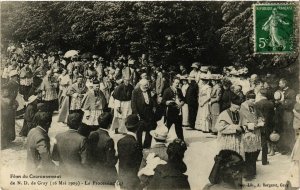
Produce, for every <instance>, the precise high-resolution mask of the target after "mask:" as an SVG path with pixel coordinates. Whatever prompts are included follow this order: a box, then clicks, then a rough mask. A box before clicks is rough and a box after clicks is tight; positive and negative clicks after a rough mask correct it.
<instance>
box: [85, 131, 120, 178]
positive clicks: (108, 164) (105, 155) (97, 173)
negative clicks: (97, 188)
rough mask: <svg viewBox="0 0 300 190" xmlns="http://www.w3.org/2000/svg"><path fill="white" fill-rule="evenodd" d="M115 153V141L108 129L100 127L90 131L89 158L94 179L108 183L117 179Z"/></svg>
mask: <svg viewBox="0 0 300 190" xmlns="http://www.w3.org/2000/svg"><path fill="white" fill-rule="evenodd" d="M115 153H116V151H115V148H114V141H113V139H112V138H111V137H110V136H109V134H108V132H107V131H105V130H102V129H101V128H100V129H98V130H97V131H93V132H91V133H90V135H89V137H88V154H87V158H88V161H89V164H90V166H91V167H92V171H91V176H92V179H94V180H98V181H101V182H107V183H114V182H115V181H116V180H117V170H116V167H115V165H116V163H117V160H118V159H117V157H116V156H115Z"/></svg>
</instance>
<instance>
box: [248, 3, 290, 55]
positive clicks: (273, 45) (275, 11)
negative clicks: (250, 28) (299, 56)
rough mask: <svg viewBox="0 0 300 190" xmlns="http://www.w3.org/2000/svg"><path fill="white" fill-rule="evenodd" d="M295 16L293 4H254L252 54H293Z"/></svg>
mask: <svg viewBox="0 0 300 190" xmlns="http://www.w3.org/2000/svg"><path fill="white" fill-rule="evenodd" d="M295 14H296V13H295V5H294V4H255V5H254V6H253V21H254V52H255V53H292V52H294V51H295V48H296V47H295V44H294V41H295V32H294V24H295V23H294V22H295Z"/></svg>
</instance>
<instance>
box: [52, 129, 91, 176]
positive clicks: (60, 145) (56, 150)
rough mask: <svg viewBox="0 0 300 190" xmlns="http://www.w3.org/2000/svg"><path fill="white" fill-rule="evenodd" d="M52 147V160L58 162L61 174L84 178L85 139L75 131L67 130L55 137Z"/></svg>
mask: <svg viewBox="0 0 300 190" xmlns="http://www.w3.org/2000/svg"><path fill="white" fill-rule="evenodd" d="M55 138H56V144H55V145H54V147H53V152H52V157H53V160H55V161H59V167H60V170H61V172H62V173H64V174H67V175H71V176H79V177H80V176H83V175H84V176H85V170H86V163H87V161H86V158H87V145H86V137H84V136H82V135H80V134H79V133H78V132H77V131H76V130H72V129H70V130H68V131H66V132H63V133H60V134H58V135H56V137H55Z"/></svg>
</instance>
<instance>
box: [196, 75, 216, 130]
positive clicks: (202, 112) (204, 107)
mask: <svg viewBox="0 0 300 190" xmlns="http://www.w3.org/2000/svg"><path fill="white" fill-rule="evenodd" d="M210 79H211V76H210V75H207V74H203V75H202V76H201V81H202V82H203V85H201V88H200V89H199V99H198V102H199V107H198V113H197V119H196V123H195V128H196V129H198V130H200V131H203V132H205V133H208V132H209V130H210V127H211V118H210V110H209V104H208V103H209V101H210V99H211V91H212V88H211V86H210V85H209V80H210Z"/></svg>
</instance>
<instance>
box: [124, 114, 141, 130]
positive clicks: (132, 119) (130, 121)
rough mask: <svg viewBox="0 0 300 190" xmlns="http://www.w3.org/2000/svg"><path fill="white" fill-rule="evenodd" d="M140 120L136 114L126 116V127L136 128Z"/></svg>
mask: <svg viewBox="0 0 300 190" xmlns="http://www.w3.org/2000/svg"><path fill="white" fill-rule="evenodd" d="M139 122H140V119H139V117H138V116H137V115H136V114H131V115H129V116H127V118H126V122H125V124H126V128H127V129H132V128H136V127H137V124H138V123H139Z"/></svg>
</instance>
